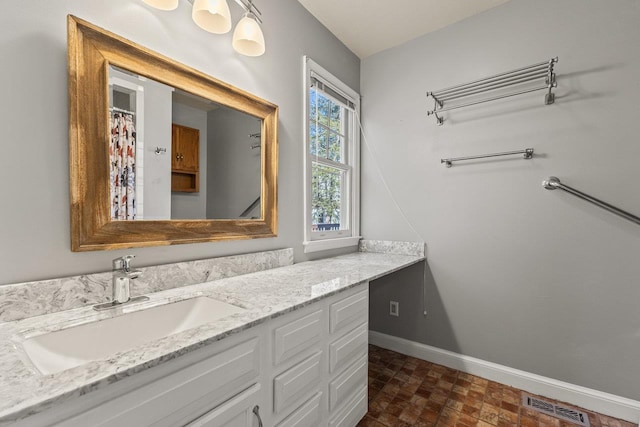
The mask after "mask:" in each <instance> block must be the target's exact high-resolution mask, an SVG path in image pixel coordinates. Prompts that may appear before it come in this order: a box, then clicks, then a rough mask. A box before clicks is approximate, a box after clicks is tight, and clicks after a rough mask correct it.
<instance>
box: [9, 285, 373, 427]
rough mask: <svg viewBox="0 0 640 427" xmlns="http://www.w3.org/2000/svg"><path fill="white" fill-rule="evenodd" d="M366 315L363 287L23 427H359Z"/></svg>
mask: <svg viewBox="0 0 640 427" xmlns="http://www.w3.org/2000/svg"><path fill="white" fill-rule="evenodd" d="M368 310H369V298H368V283H365V284H361V285H358V286H356V287H353V288H351V289H348V290H346V291H344V292H340V293H338V294H336V295H333V296H331V297H328V298H325V299H322V300H320V301H317V302H315V303H312V304H309V305H308V306H306V307H303V308H300V309H298V310H294V311H292V312H290V313H287V314H284V315H282V316H278V317H276V318H274V319H271V320H269V321H267V322H265V323H263V324H261V325H258V326H256V327H252V328H250V329H248V330H246V331H243V332H241V333H238V334H233V335H230V336H229V337H227V338H224V339H222V340H220V341H218V342H215V343H212V344H209V345H207V346H204V347H203V348H201V349H198V350H195V351H192V352H189V353H186V354H185V355H183V356H181V357H178V358H176V359H174V360H172V361H170V362H167V363H164V364H161V365H159V366H157V367H153V368H150V369H147V370H144V371H142V372H140V373H137V374H134V375H131V376H130V377H129V378H125V379H123V380H120V381H117V382H115V383H113V384H111V385H108V386H105V387H102V388H100V389H99V390H97V391H95V392H92V393H89V394H87V395H85V396H82V397H79V398H77V399H74V400H71V401H70V402H69V403H64V404H60V405H56V406H54V408H53V409H51V410H48V411H43V412H41V413H38V414H36V415H34V416H31V417H29V418H27V419H25V420H23V421H22V422H21V423H19V424H18V425H23V426H29V427H35V426H51V425H56V426H64V427H86V426H92V427H94V426H118V427H120V426H125V427H126V426H132V427H133V426H135V427H138V426H154V427H170V426H190V427H205V426H206V427H223V426H224V427H258V426H259V425H260V421H261V422H262V426H263V427H317V426H325V427H326V426H332V427H333V426H336V427H337V426H340V427H354V426H355V425H356V424H357V423H358V421H359V420H360V419H361V418H362V417H363V416H364V415H365V413H366V411H367V366H368V365H367V363H368V362H367V353H368V330H367V325H368V323H367V322H368ZM78 369H81V368H80V367H79V368H78ZM256 412H257V413H256Z"/></svg>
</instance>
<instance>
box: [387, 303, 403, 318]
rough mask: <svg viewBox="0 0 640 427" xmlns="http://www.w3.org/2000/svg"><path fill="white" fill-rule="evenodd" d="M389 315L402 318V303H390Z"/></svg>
mask: <svg viewBox="0 0 640 427" xmlns="http://www.w3.org/2000/svg"><path fill="white" fill-rule="evenodd" d="M389 315H390V316H395V317H398V316H400V303H399V302H398V301H389Z"/></svg>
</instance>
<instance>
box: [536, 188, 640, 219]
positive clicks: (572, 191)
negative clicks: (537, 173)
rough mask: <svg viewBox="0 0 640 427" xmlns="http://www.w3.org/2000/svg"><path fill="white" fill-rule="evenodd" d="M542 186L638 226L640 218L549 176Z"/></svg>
mask: <svg viewBox="0 0 640 427" xmlns="http://www.w3.org/2000/svg"><path fill="white" fill-rule="evenodd" d="M542 186H543V187H544V188H546V189H547V190H555V189H560V190H564V191H566V192H567V193H570V194H573V195H574V196H576V197H578V198H580V199H582V200H586V201H587V202H591V203H593V204H594V205H596V206H600V207H601V208H602V209H604V210H607V211H609V212H611V213H613V214H616V215H618V216H621V217H622V218H624V219H626V220H629V221H631V222H633V223H636V224H638V225H640V218H638V217H637V216H635V215H632V214H630V213H629V212H625V211H623V210H622V209H618V208H616V207H615V206H612V205H610V204H609V203H606V202H603V201H602V200H599V199H596V198H595V197H591V196H589V195H588V194H584V193H583V192H582V191H578V190H576V189H575V188H571V187H569V186H568V185H565V184H563V183H562V182H560V180H559V179H558V178H556V177H555V176H550V177H549V178H547V179H545V180H544V181H542Z"/></svg>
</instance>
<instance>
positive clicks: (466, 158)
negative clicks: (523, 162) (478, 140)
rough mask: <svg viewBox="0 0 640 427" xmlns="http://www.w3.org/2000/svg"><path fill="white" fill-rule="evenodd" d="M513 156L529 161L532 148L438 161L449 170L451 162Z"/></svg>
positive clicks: (531, 155)
mask: <svg viewBox="0 0 640 427" xmlns="http://www.w3.org/2000/svg"><path fill="white" fill-rule="evenodd" d="M513 154H524V158H525V159H531V158H532V157H533V148H525V149H524V150H518V151H505V152H503V153H491V154H479V155H477V156H466V157H455V158H452V159H440V163H444V164H445V165H446V166H447V167H448V168H450V167H451V166H453V162H458V161H460V160H473V159H484V158H486V157H498V156H511V155H513Z"/></svg>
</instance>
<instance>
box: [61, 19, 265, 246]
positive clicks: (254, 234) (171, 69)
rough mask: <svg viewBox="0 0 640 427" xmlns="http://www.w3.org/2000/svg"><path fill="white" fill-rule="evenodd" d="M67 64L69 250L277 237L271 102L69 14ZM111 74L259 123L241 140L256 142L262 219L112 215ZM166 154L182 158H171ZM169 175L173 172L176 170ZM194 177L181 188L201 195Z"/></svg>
mask: <svg viewBox="0 0 640 427" xmlns="http://www.w3.org/2000/svg"><path fill="white" fill-rule="evenodd" d="M68 62H69V169H70V199H71V250H72V251H74V252H78V251H92V250H106V249H123V248H132V247H144V246H159V245H173V244H182V243H196V242H209V241H219V240H236V239H254V238H263V237H275V236H276V235H277V173H278V136H277V132H278V128H277V126H278V107H277V106H276V105H274V104H272V103H270V102H267V101H265V100H263V99H260V98H259V97H257V96H255V95H252V94H250V93H247V92H245V91H242V90H240V89H238V88H235V87H233V86H231V85H229V84H226V83H224V82H222V81H219V80H217V79H215V78H213V77H211V76H208V75H206V74H204V73H202V72H200V71H197V70H195V69H193V68H190V67H187V66H185V65H183V64H181V63H179V62H176V61H174V60H172V59H170V58H167V57H165V56H162V55H160V54H158V53H155V52H153V51H151V50H149V49H146V48H144V47H142V46H139V45H137V44H135V43H133V42H131V41H129V40H127V39H124V38H122V37H119V36H117V35H115V34H112V33H110V32H108V31H106V30H104V29H102V28H99V27H97V26H95V25H93V24H91V23H89V22H86V21H83V20H81V19H79V18H77V17H74V16H71V15H69V16H68ZM110 70H111V72H112V73H113V70H118V71H119V72H124V73H129V74H131V75H134V76H138V78H140V79H142V80H144V79H151V80H153V81H155V82H158V83H159V84H162V85H166V86H169V87H171V88H173V89H175V91H176V92H179V93H180V94H181V96H182V98H183V99H186V98H190V97H197V98H198V99H199V101H198V102H201V101H202V100H205V101H206V102H211V103H214V104H215V105H216V106H219V107H221V108H223V109H225V110H229V111H236V112H241V113H242V114H243V115H246V116H249V117H251V118H252V119H257V121H255V123H256V126H258V130H257V132H254V133H252V134H249V135H247V136H246V137H247V138H248V137H254V138H256V141H254V145H255V146H253V147H252V148H259V151H260V157H259V160H258V162H259V170H260V178H259V183H258V184H256V186H257V188H258V189H256V192H258V191H259V198H258V199H257V200H256V201H257V202H259V203H258V205H256V204H255V202H254V203H253V204H252V206H259V214H258V213H256V214H255V216H254V217H253V218H228V219H224V216H223V219H209V218H208V217H205V218H199V219H170V218H165V219H147V218H145V217H143V218H142V219H139V218H135V219H134V217H133V216H130V217H124V219H122V217H117V216H114V210H113V185H112V183H113V182H112V181H113V179H112V177H113V170H112V168H113V161H112V154H113V152H112V151H113V150H112V147H111V146H110V144H112V138H113V131H112V128H113V120H114V115H113V111H114V110H117V109H115V108H114V107H113V106H111V104H112V102H111V101H112V99H111V100H110V98H112V96H111V95H110V92H109V91H110V89H109V83H110V80H109V73H110ZM148 109H149V108H147V110H148ZM169 125H170V123H169ZM175 132H178V131H175ZM187 133H188V132H187ZM149 139H150V138H147V141H145V144H146V146H147V149H146V150H145V152H149V147H151V146H153V145H154V144H153V141H150V140H149ZM258 141H259V143H258ZM167 148H168V147H157V148H156V154H159V155H162V154H165V153H164V152H162V150H163V149H167ZM110 153H111V154H110ZM166 154H168V155H173V157H176V156H177V157H178V158H179V157H180V156H179V154H176V153H166ZM183 157H184V156H183ZM256 168H257V169H258V167H256ZM139 169H142V168H141V167H140V168H139ZM189 173H192V172H189ZM171 174H172V175H175V174H174V173H173V169H172V170H171ZM192 174H193V173H192ZM134 175H135V174H134ZM183 178H184V177H183ZM129 179H130V177H129ZM195 179H196V181H193V182H194V183H195V184H190V183H188V182H187V183H186V184H185V182H184V180H183V182H181V184H180V185H183V186H185V185H186V187H187V188H189V186H191V190H185V189H184V188H183V189H182V190H179V191H192V192H193V191H198V185H197V176H196V178H195ZM256 181H257V180H256ZM253 197H254V198H255V197H256V196H253ZM257 210H258V209H257V208H256V211H257ZM118 218H121V219H118ZM171 218H173V217H171Z"/></svg>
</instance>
